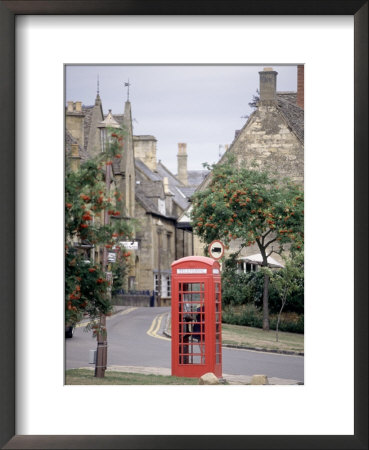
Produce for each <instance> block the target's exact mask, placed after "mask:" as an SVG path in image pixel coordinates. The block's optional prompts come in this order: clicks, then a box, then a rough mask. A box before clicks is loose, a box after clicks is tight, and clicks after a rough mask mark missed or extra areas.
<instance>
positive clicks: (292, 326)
mask: <svg viewBox="0 0 369 450" xmlns="http://www.w3.org/2000/svg"><path fill="white" fill-rule="evenodd" d="M277 320H278V317H277V315H276V314H271V316H270V329H272V330H275V329H276V327H277ZM222 322H223V323H229V324H231V325H242V326H248V327H255V328H263V313H262V312H261V311H260V310H259V309H258V308H257V307H256V306H255V305H253V304H247V305H243V306H242V307H240V306H227V307H225V308H224V311H223V313H222ZM279 330H280V331H288V332H290V333H304V315H303V314H296V313H282V315H281V321H280V324H279Z"/></svg>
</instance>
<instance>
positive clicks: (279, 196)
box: [192, 159, 304, 257]
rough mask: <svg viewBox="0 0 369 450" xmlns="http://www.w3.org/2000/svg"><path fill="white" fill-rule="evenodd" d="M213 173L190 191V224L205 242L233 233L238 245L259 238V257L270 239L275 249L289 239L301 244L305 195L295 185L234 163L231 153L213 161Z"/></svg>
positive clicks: (267, 251)
mask: <svg viewBox="0 0 369 450" xmlns="http://www.w3.org/2000/svg"><path fill="white" fill-rule="evenodd" d="M211 177H212V178H211V182H210V184H209V185H208V187H207V188H206V189H205V190H204V191H201V192H198V193H196V194H195V195H194V197H193V210H192V225H193V228H194V230H195V232H196V233H197V234H198V235H199V236H200V238H201V239H202V240H203V242H205V243H210V242H211V241H213V240H214V239H221V240H222V241H223V242H224V244H226V245H228V244H229V243H230V242H231V241H232V240H236V239H237V240H239V242H240V249H241V248H242V247H245V246H249V245H252V244H254V243H257V245H258V247H259V249H260V251H261V254H262V256H263V257H264V256H265V257H266V256H268V254H270V252H271V250H272V245H273V244H274V243H275V246H274V247H273V249H274V251H276V248H277V247H279V250H278V251H281V250H283V246H284V244H287V243H288V244H291V246H292V249H293V250H299V249H301V248H302V246H303V215H304V210H303V208H304V197H303V192H302V190H301V189H300V188H299V187H298V186H297V185H295V184H293V183H291V182H289V181H288V180H284V181H278V180H277V179H275V178H273V177H272V176H271V175H270V174H269V173H268V172H265V171H259V170H254V169H251V170H250V169H246V168H244V167H237V165H236V163H235V161H234V159H229V160H228V161H227V162H226V163H224V164H218V165H214V166H212V174H211ZM276 244H278V245H276Z"/></svg>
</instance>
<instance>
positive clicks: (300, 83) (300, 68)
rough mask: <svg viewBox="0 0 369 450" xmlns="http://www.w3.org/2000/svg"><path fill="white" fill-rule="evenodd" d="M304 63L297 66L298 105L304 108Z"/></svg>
mask: <svg viewBox="0 0 369 450" xmlns="http://www.w3.org/2000/svg"><path fill="white" fill-rule="evenodd" d="M304 89H305V86H304V65H303V64H299V65H298V66H297V105H298V106H299V107H300V108H302V109H304Z"/></svg>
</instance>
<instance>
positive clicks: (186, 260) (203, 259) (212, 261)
mask: <svg viewBox="0 0 369 450" xmlns="http://www.w3.org/2000/svg"><path fill="white" fill-rule="evenodd" d="M190 262H192V263H194V262H197V263H202V264H206V265H208V266H214V265H219V263H218V261H216V260H215V259H213V258H208V257H206V256H186V257H185V258H181V259H178V260H177V261H174V262H173V263H172V267H174V266H176V265H178V264H183V263H190Z"/></svg>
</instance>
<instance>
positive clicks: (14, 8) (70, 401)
mask: <svg viewBox="0 0 369 450" xmlns="http://www.w3.org/2000/svg"><path fill="white" fill-rule="evenodd" d="M367 17H368V4H367V2H365V1H348V0H344V1H342V2H330V1H323V2H320V3H319V4H311V3H310V2H304V1H303V2H299V3H298V5H297V3H295V2H290V1H283V0H282V1H280V2H278V4H276V3H275V2H272V1H268V0H261V1H259V2H257V3H255V2H232V3H231V4H227V5H226V4H216V5H214V4H211V2H205V3H202V4H201V5H199V4H196V3H195V2H189V3H188V2H186V4H185V5H184V4H183V5H181V4H175V5H168V4H167V3H166V2H161V1H159V2H155V5H151V4H150V5H147V4H146V3H145V2H141V1H138V2H135V3H134V5H132V4H128V2H125V1H111V2H110V1H109V2H103V1H92V2H85V1H74V2H59V1H43V2H37V1H28V2H20V1H2V2H0V33H1V39H0V51H1V61H2V64H1V69H0V77H1V78H0V81H1V84H0V86H1V100H2V110H1V123H0V126H1V133H0V139H1V152H2V158H3V159H2V161H3V164H1V165H0V170H1V178H0V179H1V182H2V189H1V191H0V192H1V196H2V199H3V202H4V204H5V205H6V208H5V209H4V213H3V215H2V219H1V231H2V233H1V236H2V237H1V239H2V248H3V249H4V252H3V255H4V257H3V258H2V262H1V266H2V269H3V271H2V272H3V276H2V277H1V292H2V296H1V297H2V300H1V302H0V312H1V314H0V324H1V326H0V330H1V332H0V335H1V337H2V339H1V344H0V346H1V355H2V356H1V375H0V376H1V383H0V393H1V398H2V402H1V404H0V444H1V445H2V446H3V448H9V449H10V448H148V449H149V448H209V449H210V448H264V449H265V448H268V449H269V448H270V449H278V448H280V449H285V448H301V449H302V448H327V449H335V448H345V449H346V448H347V449H351V448H352V449H354V448H368V435H367V421H368V416H367V411H368V401H367V397H368V396H367V393H368V391H367V383H368V381H367V380H368V370H367V369H368V360H367V354H368V348H367V342H368V331H367V328H368V327H367V320H368V307H367V298H368V289H367V287H368V286H367V273H368V264H367V259H368V257H367V253H366V249H367V244H368V241H367V237H368V236H367V235H368V232H367V230H368V220H367V204H368V197H367V194H368V173H367V169H368V132H367V119H368V103H367V98H368V95H367V91H368V89H367V84H368V83H367V80H368V67H367V61H368V47H367V41H368V39H367V37H368V22H367ZM168 37H170V39H169V38H168ZM118 63H121V64H123V63H128V64H160V63H162V64H163V63H164V64H170V63H172V64H173V63H176V64H191V63H192V64H257V65H263V64H264V63H269V64H271V65H272V64H278V63H281V64H288V63H290V64H304V65H305V86H306V97H305V120H306V121H305V124H306V133H305V162H306V166H305V175H306V176H305V190H306V199H307V203H306V209H305V210H306V234H305V236H306V253H305V255H306V263H307V267H308V269H307V272H306V294H307V300H306V315H305V318H306V326H307V334H306V341H305V383H304V386H259V387H257V386H255V387H250V386H221V387H219V389H218V390H217V391H215V390H214V388H216V387H214V386H205V389H203V390H202V391H201V392H200V391H199V390H198V388H199V387H198V386H180V387H177V386H153V387H151V386H150V387H149V386H67V385H65V384H64V373H63V354H62V353H63V350H62V345H61V342H62V341H61V338H60V337H61V336H62V335H63V334H64V333H63V324H62V323H61V321H60V320H58V317H59V316H60V317H62V316H63V309H64V304H63V303H64V302H63V264H64V261H63V247H64V245H63V207H62V206H63V205H62V203H63V201H62V199H63V182H64V180H63V160H64V148H63V142H64V126H63V123H64V115H65V114H64V113H65V110H64V101H65V99H64V88H63V76H64V69H63V67H64V65H65V64H118ZM122 81H126V80H122ZM122 95H123V93H122ZM73 100H74V99H73ZM75 100H78V99H75ZM154 388H155V389H154ZM207 388H209V389H207ZM225 388H230V389H228V390H225ZM245 388H250V389H249V390H247V391H246V390H245ZM296 388H297V389H296ZM195 407H196V409H199V411H200V412H201V414H197V413H196V414H195V413H194V408H195Z"/></svg>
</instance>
